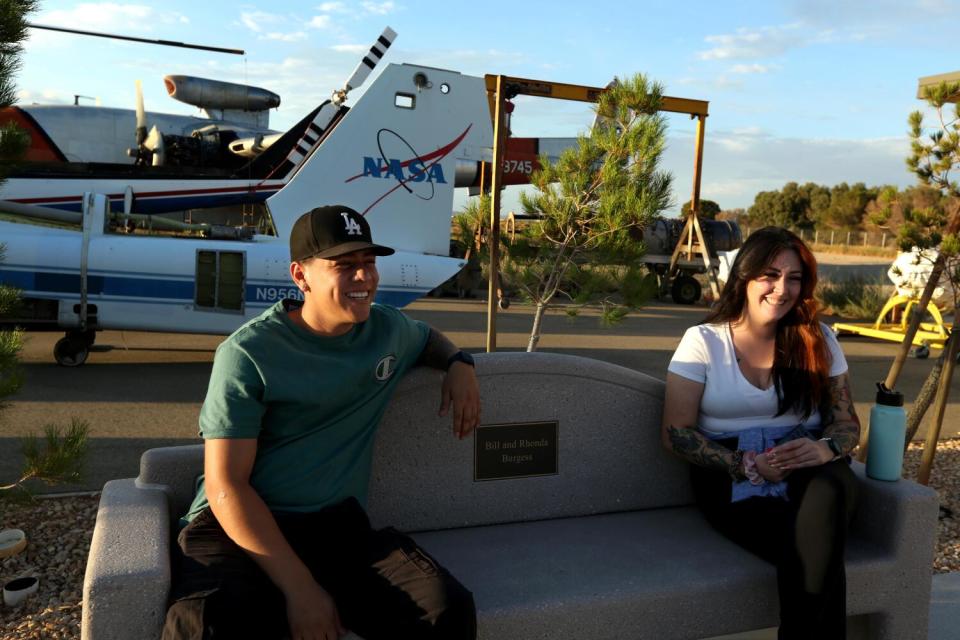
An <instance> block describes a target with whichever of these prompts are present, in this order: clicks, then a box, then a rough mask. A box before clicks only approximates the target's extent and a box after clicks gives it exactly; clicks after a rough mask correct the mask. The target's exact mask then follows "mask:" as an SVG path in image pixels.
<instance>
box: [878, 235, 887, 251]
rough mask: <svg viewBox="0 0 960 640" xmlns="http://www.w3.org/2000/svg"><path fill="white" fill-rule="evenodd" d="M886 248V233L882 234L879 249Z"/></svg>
mask: <svg viewBox="0 0 960 640" xmlns="http://www.w3.org/2000/svg"><path fill="white" fill-rule="evenodd" d="M886 246H887V233H886V232H884V233H883V238H881V239H880V248H881V249H885V248H886Z"/></svg>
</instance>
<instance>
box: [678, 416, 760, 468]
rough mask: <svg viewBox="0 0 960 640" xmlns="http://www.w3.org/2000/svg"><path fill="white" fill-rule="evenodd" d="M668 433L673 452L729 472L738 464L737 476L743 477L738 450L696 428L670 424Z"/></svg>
mask: <svg viewBox="0 0 960 640" xmlns="http://www.w3.org/2000/svg"><path fill="white" fill-rule="evenodd" d="M667 435H668V436H669V437H670V445H671V446H672V447H673V452H674V453H676V454H677V455H678V456H680V457H681V458H683V459H684V460H686V461H687V462H692V463H693V464H696V465H699V466H701V467H707V468H708V469H716V470H717V471H725V472H727V473H730V470H731V467H733V466H734V464H736V465H737V469H736V474H737V476H738V477H741V478H742V477H743V476H742V470H741V469H740V465H739V461H738V459H737V454H736V452H734V451H731V450H730V449H727V448H726V447H724V446H723V445H721V444H717V443H716V442H714V441H712V440H710V439H709V438H707V437H706V436H705V435H703V434H702V433H700V432H699V431H697V430H696V429H693V428H690V427H675V426H673V425H670V426H669V427H667Z"/></svg>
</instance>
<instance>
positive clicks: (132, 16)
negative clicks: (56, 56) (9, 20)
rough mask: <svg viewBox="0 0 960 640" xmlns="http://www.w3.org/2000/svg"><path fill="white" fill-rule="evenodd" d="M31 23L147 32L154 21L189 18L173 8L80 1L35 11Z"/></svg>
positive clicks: (165, 23) (183, 21) (161, 21)
mask: <svg viewBox="0 0 960 640" xmlns="http://www.w3.org/2000/svg"><path fill="white" fill-rule="evenodd" d="M35 22H36V23H37V24H43V25H50V26H63V27H69V28H72V29H81V30H90V31H105V30H111V29H122V30H124V31H128V32H130V31H132V32H149V31H153V30H154V26H155V25H158V24H164V25H169V24H185V23H188V22H189V19H188V18H187V17H186V16H184V15H183V14H181V13H178V12H176V11H159V10H157V9H155V8H153V7H148V6H146V5H139V4H118V3H114V2H84V3H80V4H78V5H76V6H75V7H73V8H72V9H53V10H51V11H42V12H40V13H39V14H37V16H36V19H35ZM31 40H32V41H35V40H36V39H35V38H31Z"/></svg>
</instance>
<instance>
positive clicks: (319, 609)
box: [286, 580, 347, 640]
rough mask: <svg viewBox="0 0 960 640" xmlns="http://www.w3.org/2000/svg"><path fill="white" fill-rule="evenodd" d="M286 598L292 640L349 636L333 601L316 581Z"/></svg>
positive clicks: (327, 639) (324, 639)
mask: <svg viewBox="0 0 960 640" xmlns="http://www.w3.org/2000/svg"><path fill="white" fill-rule="evenodd" d="M286 598H287V624H289V625H290V638H291V640H336V639H337V638H339V637H341V636H344V635H346V633H347V631H346V629H344V628H343V625H342V624H340V616H339V615H338V614H337V606H336V604H334V602H333V598H331V597H330V594H329V593H327V592H326V591H325V590H324V588H323V587H321V586H320V585H318V584H317V583H316V582H314V581H313V580H310V581H308V582H307V583H306V584H304V585H303V586H301V587H299V588H297V589H295V590H294V592H292V593H289V594H286Z"/></svg>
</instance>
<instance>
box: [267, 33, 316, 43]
mask: <svg viewBox="0 0 960 640" xmlns="http://www.w3.org/2000/svg"><path fill="white" fill-rule="evenodd" d="M260 39H261V40H277V41H279V42H299V41H301V40H306V39H307V34H306V32H304V31H294V32H292V33H280V32H277V31H271V32H270V33H267V34H264V35H262V36H260Z"/></svg>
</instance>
